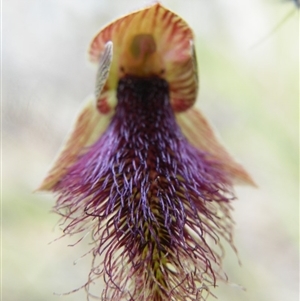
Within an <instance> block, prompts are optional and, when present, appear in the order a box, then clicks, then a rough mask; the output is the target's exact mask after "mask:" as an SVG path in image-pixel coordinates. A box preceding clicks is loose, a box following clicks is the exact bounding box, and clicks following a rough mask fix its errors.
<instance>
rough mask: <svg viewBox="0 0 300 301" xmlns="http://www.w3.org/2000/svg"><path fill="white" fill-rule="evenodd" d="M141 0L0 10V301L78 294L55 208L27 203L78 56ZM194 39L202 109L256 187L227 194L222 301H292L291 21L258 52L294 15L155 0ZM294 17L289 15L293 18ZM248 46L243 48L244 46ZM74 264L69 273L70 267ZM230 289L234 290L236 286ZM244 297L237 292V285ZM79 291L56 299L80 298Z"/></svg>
mask: <svg viewBox="0 0 300 301" xmlns="http://www.w3.org/2000/svg"><path fill="white" fill-rule="evenodd" d="M145 3H147V2H146V1H139V0H130V1H129V0H128V1H117V0H113V1H112V0H109V1H108V0H89V1H79V0H76V1H68V0H63V1H58V0H44V1H39V0H29V1H22V0H10V1H5V2H4V3H3V20H2V22H3V29H2V33H3V50H2V56H3V66H2V67H3V70H2V75H3V78H2V88H3V92H2V102H3V121H2V122H3V133H2V135H3V138H2V140H3V146H2V150H3V162H2V163H3V167H2V172H3V192H2V209H3V220H2V226H3V230H2V231H3V233H2V234H3V237H2V242H3V246H2V251H3V254H2V264H3V266H2V272H3V279H2V285H3V292H2V294H3V300H5V301H16V300H24V299H26V300H30V301H35V300H36V301H38V300H58V298H59V297H57V296H56V295H53V292H55V293H58V294H59V293H64V292H68V291H71V290H73V289H74V288H77V287H79V286H80V285H82V284H83V283H84V282H85V280H86V275H87V273H88V271H89V268H90V259H91V258H90V257H89V256H86V257H84V258H83V259H81V260H79V261H76V260H77V259H78V258H79V257H80V256H81V255H82V254H84V252H85V250H88V247H87V246H86V245H87V244H88V242H89V237H87V238H86V239H85V242H83V243H81V244H79V245H77V246H75V247H67V245H68V244H73V243H75V242H76V237H73V238H70V239H61V240H58V241H56V242H53V243H52V244H48V243H49V242H51V241H53V240H54V239H55V238H57V237H59V236H60V235H61V232H60V229H59V226H56V227H55V228H54V226H55V224H57V221H58V217H57V216H55V215H53V214H50V213H49V211H50V210H51V207H52V205H53V204H54V198H53V197H52V196H47V195H43V194H42V195H41V194H35V195H34V194H32V190H34V188H35V187H37V186H38V184H39V182H40V181H41V179H42V177H43V176H44V175H45V173H46V171H47V168H48V166H49V165H50V163H51V161H52V160H53V157H54V156H55V154H56V152H57V150H58V148H59V146H60V144H61V142H62V140H63V139H64V137H65V136H66V134H67V132H68V130H69V128H70V125H71V123H72V121H73V119H74V117H75V115H76V113H77V111H78V109H79V107H80V106H81V103H82V101H83V99H84V98H85V97H86V96H87V95H88V94H90V93H92V92H93V90H94V79H95V73H96V68H94V67H90V66H89V64H88V63H87V61H86V49H87V47H88V44H89V42H90V40H91V38H92V36H93V35H94V34H95V33H96V32H97V30H98V29H99V28H101V27H102V26H103V25H105V24H106V23H107V22H109V21H111V20H112V19H113V18H116V17H118V16H121V15H123V14H125V13H127V12H130V11H132V10H133V9H136V8H140V7H142V6H144V5H145ZM162 3H163V4H164V5H165V6H167V7H168V8H170V9H172V10H174V11H175V12H177V13H178V14H180V15H181V16H182V17H184V18H185V19H186V20H187V21H188V23H189V24H190V26H191V27H192V28H193V29H194V31H195V35H196V38H197V45H196V47H197V54H198V63H199V67H200V81H201V82H200V86H201V89H200V95H199V100H198V103H197V105H199V106H200V107H202V109H203V110H204V112H205V113H206V114H207V116H208V117H209V119H210V120H211V121H212V123H213V124H214V125H215V127H216V128H217V129H218V131H219V132H220V135H221V137H222V138H223V140H224V142H225V143H226V145H227V147H228V148H229V149H230V150H231V152H232V153H234V154H235V156H236V157H237V158H239V160H240V161H241V162H242V163H243V164H244V165H245V167H246V168H247V169H248V170H249V171H250V173H251V174H252V175H253V178H254V179H255V180H256V182H257V184H258V186H259V188H258V189H256V190H255V189H252V188H246V187H239V188H237V193H238V196H239V200H238V201H236V202H234V204H233V205H234V207H235V213H234V217H235V220H236V223H237V226H236V235H235V236H236V239H235V241H236V246H237V248H238V250H239V257H240V259H241V262H242V266H239V265H238V263H237V258H236V256H235V255H234V254H233V252H232V251H231V250H230V249H229V250H228V251H227V254H226V259H225V270H226V271H227V272H228V276H229V278H230V281H231V282H232V283H235V284H233V285H232V286H223V285H221V286H220V288H217V290H216V295H218V296H219V299H220V300H222V301H226V300H230V301H235V300H249V301H250V300H260V301H269V300H272V301H282V300H288V301H296V300H298V293H299V292H298V282H299V279H298V276H299V274H298V270H297V269H298V266H299V264H298V254H299V241H298V225H299V216H298V212H299V210H298V201H299V198H298V185H299V174H298V167H299V164H298V160H299V157H298V139H299V137H298V136H299V135H298V121H299V120H298V112H299V110H298V103H299V69H298V66H299V16H298V15H297V13H295V14H294V15H293V16H291V17H290V19H288V20H287V21H286V22H285V24H283V25H282V26H281V27H280V28H279V29H278V30H277V31H276V32H275V33H273V34H272V35H271V36H269V37H268V38H266V39H265V40H264V41H263V42H260V43H259V44H258V45H256V44H257V42H258V41H260V40H261V38H262V37H264V36H266V35H267V34H268V32H269V31H270V30H272V28H273V27H274V26H275V25H276V23H277V22H280V20H281V19H282V18H284V16H285V15H286V14H288V13H289V12H290V11H291V10H292V9H293V4H292V2H286V3H280V1H278V2H277V1H275V0H274V1H272V0H265V1H261V0H245V1H239V0H225V1H224V0H223V1H221V0H219V1H207V0H186V1H181V0H173V1H172V0H169V1H167V0H165V1H162ZM295 9H296V8H295ZM253 46H254V47H253ZM73 261H76V263H77V264H76V265H73ZM236 284H238V285H236ZM239 285H240V286H241V287H244V288H245V289H246V291H245V290H243V289H242V288H241V287H239ZM84 298H85V293H84V292H83V291H80V292H78V293H76V294H71V295H68V296H65V297H63V299H60V300H64V301H68V300H82V299H84Z"/></svg>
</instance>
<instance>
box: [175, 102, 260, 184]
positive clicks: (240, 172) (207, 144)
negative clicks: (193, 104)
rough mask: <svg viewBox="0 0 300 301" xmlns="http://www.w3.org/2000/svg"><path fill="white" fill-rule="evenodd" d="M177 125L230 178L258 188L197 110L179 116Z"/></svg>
mask: <svg viewBox="0 0 300 301" xmlns="http://www.w3.org/2000/svg"><path fill="white" fill-rule="evenodd" d="M176 120H177V123H178V124H179V126H180V128H181V130H182V132H183V134H184V135H185V136H186V137H187V139H188V140H189V142H190V143H191V144H192V145H193V146H195V147H196V148H198V149H199V150H201V151H206V152H208V153H209V154H211V155H212V156H214V157H215V158H216V160H218V161H219V162H221V163H222V164H223V166H224V168H225V170H226V171H227V173H228V174H229V175H230V177H231V178H232V179H233V180H234V181H235V182H236V183H240V184H248V185H252V186H256V184H255V182H254V181H253V179H252V178H251V176H250V175H249V174H248V173H247V171H246V170H245V169H244V168H243V167H242V165H240V164H239V163H237V162H236V161H235V160H234V159H233V158H232V157H231V155H230V154H229V153H228V151H227V150H226V148H225V147H224V146H223V145H222V143H221V142H220V141H219V139H217V137H216V134H215V133H214V131H213V129H212V127H211V125H210V124H209V122H208V121H207V120H206V118H205V117H204V116H203V114H202V113H201V112H200V111H199V110H198V109H196V108H191V109H189V110H187V111H186V112H184V113H180V114H177V116H176Z"/></svg>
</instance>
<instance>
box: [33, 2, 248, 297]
mask: <svg viewBox="0 0 300 301" xmlns="http://www.w3.org/2000/svg"><path fill="white" fill-rule="evenodd" d="M89 58H90V60H91V61H92V62H95V63H97V64H98V74H97V81H96V89H95V93H94V94H95V95H94V96H93V97H91V98H90V99H88V100H87V102H86V104H85V105H84V107H83V109H82V111H81V112H80V114H79V117H78V118H77V120H76V122H75V125H74V128H73V131H72V132H71V134H70V137H69V139H68V140H67V141H66V144H65V146H64V148H63V149H62V151H61V153H60V154H59V156H58V158H57V160H56V162H55V163H54V165H53V167H52V168H51V169H50V171H49V173H48V175H47V177H46V178H45V179H44V181H43V182H42V184H41V186H40V188H39V189H40V190H45V191H51V192H54V193H55V194H56V195H57V196H58V198H57V202H56V205H55V207H54V209H55V211H56V212H58V213H59V214H60V215H62V217H63V220H64V231H65V233H66V234H73V233H83V235H85V233H87V232H90V233H91V234H92V238H93V249H92V254H93V267H92V270H91V272H90V274H89V278H88V282H87V284H86V287H87V288H88V287H89V285H90V284H91V283H92V282H94V281H95V280H96V279H98V278H102V279H103V280H104V289H103V292H102V295H101V298H102V300H128V301H129V300H131V301H146V300H147V301H150V300H153V301H163V300H180V301H185V300H186V301H188V300H203V299H204V298H205V295H206V294H207V293H208V292H209V290H210V287H212V286H215V285H216V283H217V281H218V280H221V279H225V278H226V276H225V275H224V274H223V272H222V270H221V263H222V262H221V261H222V250H223V249H222V245H221V243H220V238H223V239H224V240H226V241H228V242H229V244H231V245H232V246H233V239H232V224H233V222H232V220H231V214H230V212H231V204H230V203H231V201H232V199H233V198H234V194H233V190H232V186H233V184H234V183H236V182H239V183H246V184H253V181H252V180H251V178H250V176H249V175H248V174H247V172H246V171H245V170H244V169H243V167H242V166H241V165H239V164H238V163H236V162H235V161H234V160H233V159H232V157H231V156H230V155H229V154H228V152H227V151H226V149H225V148H224V147H223V146H222V145H221V144H220V142H219V141H218V140H217V138H216V136H215V134H214V132H213V130H212V129H211V127H210V125H209V123H208V122H207V121H206V119H205V117H204V116H203V114H202V113H201V112H200V111H199V110H198V109H197V108H195V107H193V105H194V103H195V100H196V97H197V90H198V72H197V63H196V55H195V50H194V36H193V32H192V30H191V29H190V27H189V26H188V25H187V23H186V22H185V21H184V20H182V19H181V18H180V17H179V16H177V15H176V14H174V13H173V12H171V11H169V10H167V9H166V8H164V7H163V6H162V5H160V4H158V3H156V4H153V5H151V6H149V7H147V8H145V9H143V10H139V11H136V12H134V13H131V14H129V15H127V16H125V17H122V18H120V19H118V20H116V21H114V22H112V23H111V24H109V25H108V26H106V27H104V28H103V29H102V30H101V31H100V32H99V33H98V34H97V35H96V36H95V37H94V39H93V40H92V43H91V45H90V49H89Z"/></svg>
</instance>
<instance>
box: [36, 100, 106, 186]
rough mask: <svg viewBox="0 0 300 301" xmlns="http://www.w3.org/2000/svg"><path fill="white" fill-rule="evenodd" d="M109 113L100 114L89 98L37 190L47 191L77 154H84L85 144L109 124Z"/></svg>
mask: <svg viewBox="0 0 300 301" xmlns="http://www.w3.org/2000/svg"><path fill="white" fill-rule="evenodd" d="M111 115H112V113H111V114H100V113H99V112H98V111H97V110H96V108H95V100H94V99H89V100H88V101H87V103H86V105H85V106H84V108H83V109H82V110H81V112H80V114H79V116H78V118H77V120H76V122H75V125H74V128H73V130H72V131H71V134H70V135H69V138H68V139H67V141H66V142H65V143H64V146H63V148H62V150H61V151H60V153H59V155H58V157H57V158H56V160H55V161H54V164H53V166H52V167H51V169H50V171H49V172H48V174H47V177H46V178H45V179H44V180H43V182H42V183H41V185H40V186H39V188H38V189H37V191H42V190H44V191H47V190H48V191H49V190H52V188H53V187H54V186H55V185H57V183H58V182H59V181H60V179H61V178H62V177H63V176H64V175H65V174H66V172H67V169H68V167H70V166H72V165H73V164H74V163H75V162H76V160H77V159H78V156H79V155H81V154H84V153H85V152H86V150H87V148H86V147H87V146H89V145H91V144H93V143H94V142H95V141H96V140H97V139H99V137H100V136H101V135H102V133H103V132H104V131H105V129H106V127H107V126H108V124H109V121H110V118H111Z"/></svg>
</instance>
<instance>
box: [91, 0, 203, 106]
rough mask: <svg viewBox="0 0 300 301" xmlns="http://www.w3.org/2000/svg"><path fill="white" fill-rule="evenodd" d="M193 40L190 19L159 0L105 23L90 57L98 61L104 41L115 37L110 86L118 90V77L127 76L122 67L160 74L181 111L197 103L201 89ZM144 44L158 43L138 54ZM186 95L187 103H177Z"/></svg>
mask: <svg viewBox="0 0 300 301" xmlns="http://www.w3.org/2000/svg"><path fill="white" fill-rule="evenodd" d="M141 37H143V38H141ZM146 37H147V38H146ZM150 37H151V38H150ZM193 40H194V37H193V33H192V30H191V29H190V27H189V26H188V25H187V23H186V22H185V21H184V20H183V19H181V18H180V17H179V16H178V15H176V14H174V13H173V12H171V11H169V10H167V9H166V8H164V7H163V6H162V5H161V4H159V3H156V4H154V5H151V6H149V7H147V8H145V9H143V10H139V11H136V12H133V13H131V14H129V15H127V16H124V17H122V18H120V19H117V20H116V21H114V22H112V23H111V24H109V25H108V26H106V27H104V28H103V29H102V30H101V31H100V32H99V33H98V34H97V35H96V36H95V38H94V39H93V41H92V43H91V45H90V49H89V57H90V60H91V61H93V62H97V61H98V59H99V56H100V54H101V52H102V49H103V46H104V45H105V43H106V42H107V41H112V42H113V44H114V53H113V62H112V67H111V70H110V75H109V78H108V81H107V84H108V89H109V90H116V88H117V83H118V80H119V79H120V78H121V77H123V76H124V72H120V68H121V67H122V68H123V69H124V70H125V73H126V74H130V75H135V76H141V77H147V76H153V75H157V76H159V77H161V78H163V79H165V80H166V81H167V82H168V83H169V84H170V102H171V104H172V105H174V106H173V109H174V110H175V111H182V110H186V109H187V108H189V107H191V106H192V105H193V104H194V102H195V100H196V97H197V91H198V76H197V64H196V62H195V61H196V57H195V51H194V46H193ZM136 41H138V46H137V45H136ZM150 42H151V43H150ZM133 44H135V46H134V50H133V49H132V45H133ZM145 45H146V46H147V47H149V46H151V45H152V46H154V45H155V47H152V46H151V47H150V48H148V50H147V49H146V50H144V52H145V51H146V52H145V53H147V55H137V53H140V52H141V50H142V49H143V47H144V46H145ZM147 47H146V48H147ZM162 69H163V70H164V72H163V73H162V72H161V70H162ZM179 83H180V84H183V86H185V85H186V84H188V85H189V86H191V89H190V90H188V91H187V90H184V89H181V88H180V86H178V87H177V85H178V84H179ZM175 99H176V104H175V103H174V100H175ZM183 99H184V100H185V104H184V105H178V101H180V100H183Z"/></svg>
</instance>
